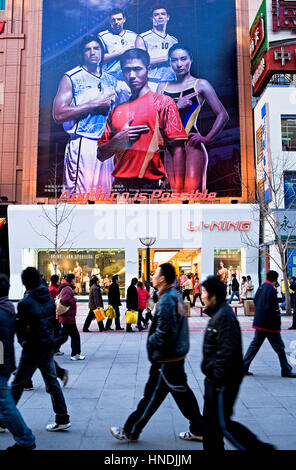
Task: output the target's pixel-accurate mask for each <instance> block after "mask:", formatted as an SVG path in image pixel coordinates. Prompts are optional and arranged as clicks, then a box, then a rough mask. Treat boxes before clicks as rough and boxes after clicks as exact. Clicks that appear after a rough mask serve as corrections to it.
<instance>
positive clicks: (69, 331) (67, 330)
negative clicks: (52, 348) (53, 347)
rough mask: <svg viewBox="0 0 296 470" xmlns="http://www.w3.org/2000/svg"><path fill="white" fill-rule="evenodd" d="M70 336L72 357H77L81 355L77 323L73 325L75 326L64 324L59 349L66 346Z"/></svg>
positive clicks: (58, 342) (58, 343)
mask: <svg viewBox="0 0 296 470" xmlns="http://www.w3.org/2000/svg"><path fill="white" fill-rule="evenodd" d="M69 336H70V338H71V350H72V352H71V356H76V354H80V353H81V344H80V334H79V331H78V329H77V326H76V323H73V324H67V323H64V324H63V325H62V333H61V336H60V337H59V339H58V341H57V345H58V347H60V346H61V345H62V344H64V343H65V342H66V341H67V339H68V338H69Z"/></svg>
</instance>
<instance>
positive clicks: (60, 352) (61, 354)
mask: <svg viewBox="0 0 296 470" xmlns="http://www.w3.org/2000/svg"><path fill="white" fill-rule="evenodd" d="M64 354H65V353H63V351H57V352H56V353H54V355H55V356H63V355H64Z"/></svg>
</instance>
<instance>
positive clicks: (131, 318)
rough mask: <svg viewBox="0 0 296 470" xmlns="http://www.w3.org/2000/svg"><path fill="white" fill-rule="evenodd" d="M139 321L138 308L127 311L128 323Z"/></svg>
mask: <svg viewBox="0 0 296 470" xmlns="http://www.w3.org/2000/svg"><path fill="white" fill-rule="evenodd" d="M131 323H138V312H137V311H136V310H127V311H126V324H127V325H130V324H131Z"/></svg>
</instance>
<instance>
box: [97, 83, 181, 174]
mask: <svg viewBox="0 0 296 470" xmlns="http://www.w3.org/2000/svg"><path fill="white" fill-rule="evenodd" d="M131 118H133V126H137V125H147V126H148V127H149V132H147V133H143V134H142V135H141V136H140V138H139V139H138V140H137V141H136V142H134V143H133V144H132V145H131V147H130V148H128V149H126V150H124V151H122V152H118V153H116V155H115V160H114V171H113V173H112V175H113V176H114V177H116V178H147V179H151V180H159V179H161V178H165V177H166V171H165V169H164V165H163V163H162V160H161V158H160V147H163V146H164V145H165V144H167V143H169V142H171V141H175V140H187V138H188V136H187V133H186V131H185V129H184V127H183V125H182V122H181V119H180V115H179V112H178V109H177V107H176V105H175V103H174V101H173V100H172V99H171V98H170V97H168V96H165V95H158V94H157V93H154V92H152V91H151V90H150V91H148V92H147V93H146V94H145V95H143V96H141V97H139V98H137V99H135V100H133V101H128V102H127V103H123V104H121V105H119V106H117V107H116V108H114V109H113V110H112V111H111V112H110V114H109V117H108V120H107V123H106V127H105V131H104V133H103V135H102V137H101V139H100V140H99V142H98V144H99V145H100V144H103V143H106V142H109V141H110V139H111V138H112V137H113V136H114V135H115V134H116V133H117V132H119V131H120V130H121V129H122V128H123V126H124V125H125V124H126V123H127V122H128V121H129V120H130V119H131Z"/></svg>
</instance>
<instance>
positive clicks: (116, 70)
mask: <svg viewBox="0 0 296 470" xmlns="http://www.w3.org/2000/svg"><path fill="white" fill-rule="evenodd" d="M125 22H126V17H125V14H124V12H123V10H121V9H120V8H114V9H113V10H112V11H111V12H110V15H109V23H110V26H109V29H107V30H106V31H102V32H100V33H99V37H100V38H101V39H102V41H103V43H104V46H105V56H104V70H106V72H108V73H110V74H111V75H114V76H115V77H116V78H117V79H118V80H124V78H123V75H122V71H121V67H120V56H121V55H122V54H123V53H124V52H125V51H127V50H128V49H133V48H134V47H136V46H135V44H136V39H137V33H134V32H133V31H129V30H128V29H124V24H125Z"/></svg>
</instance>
